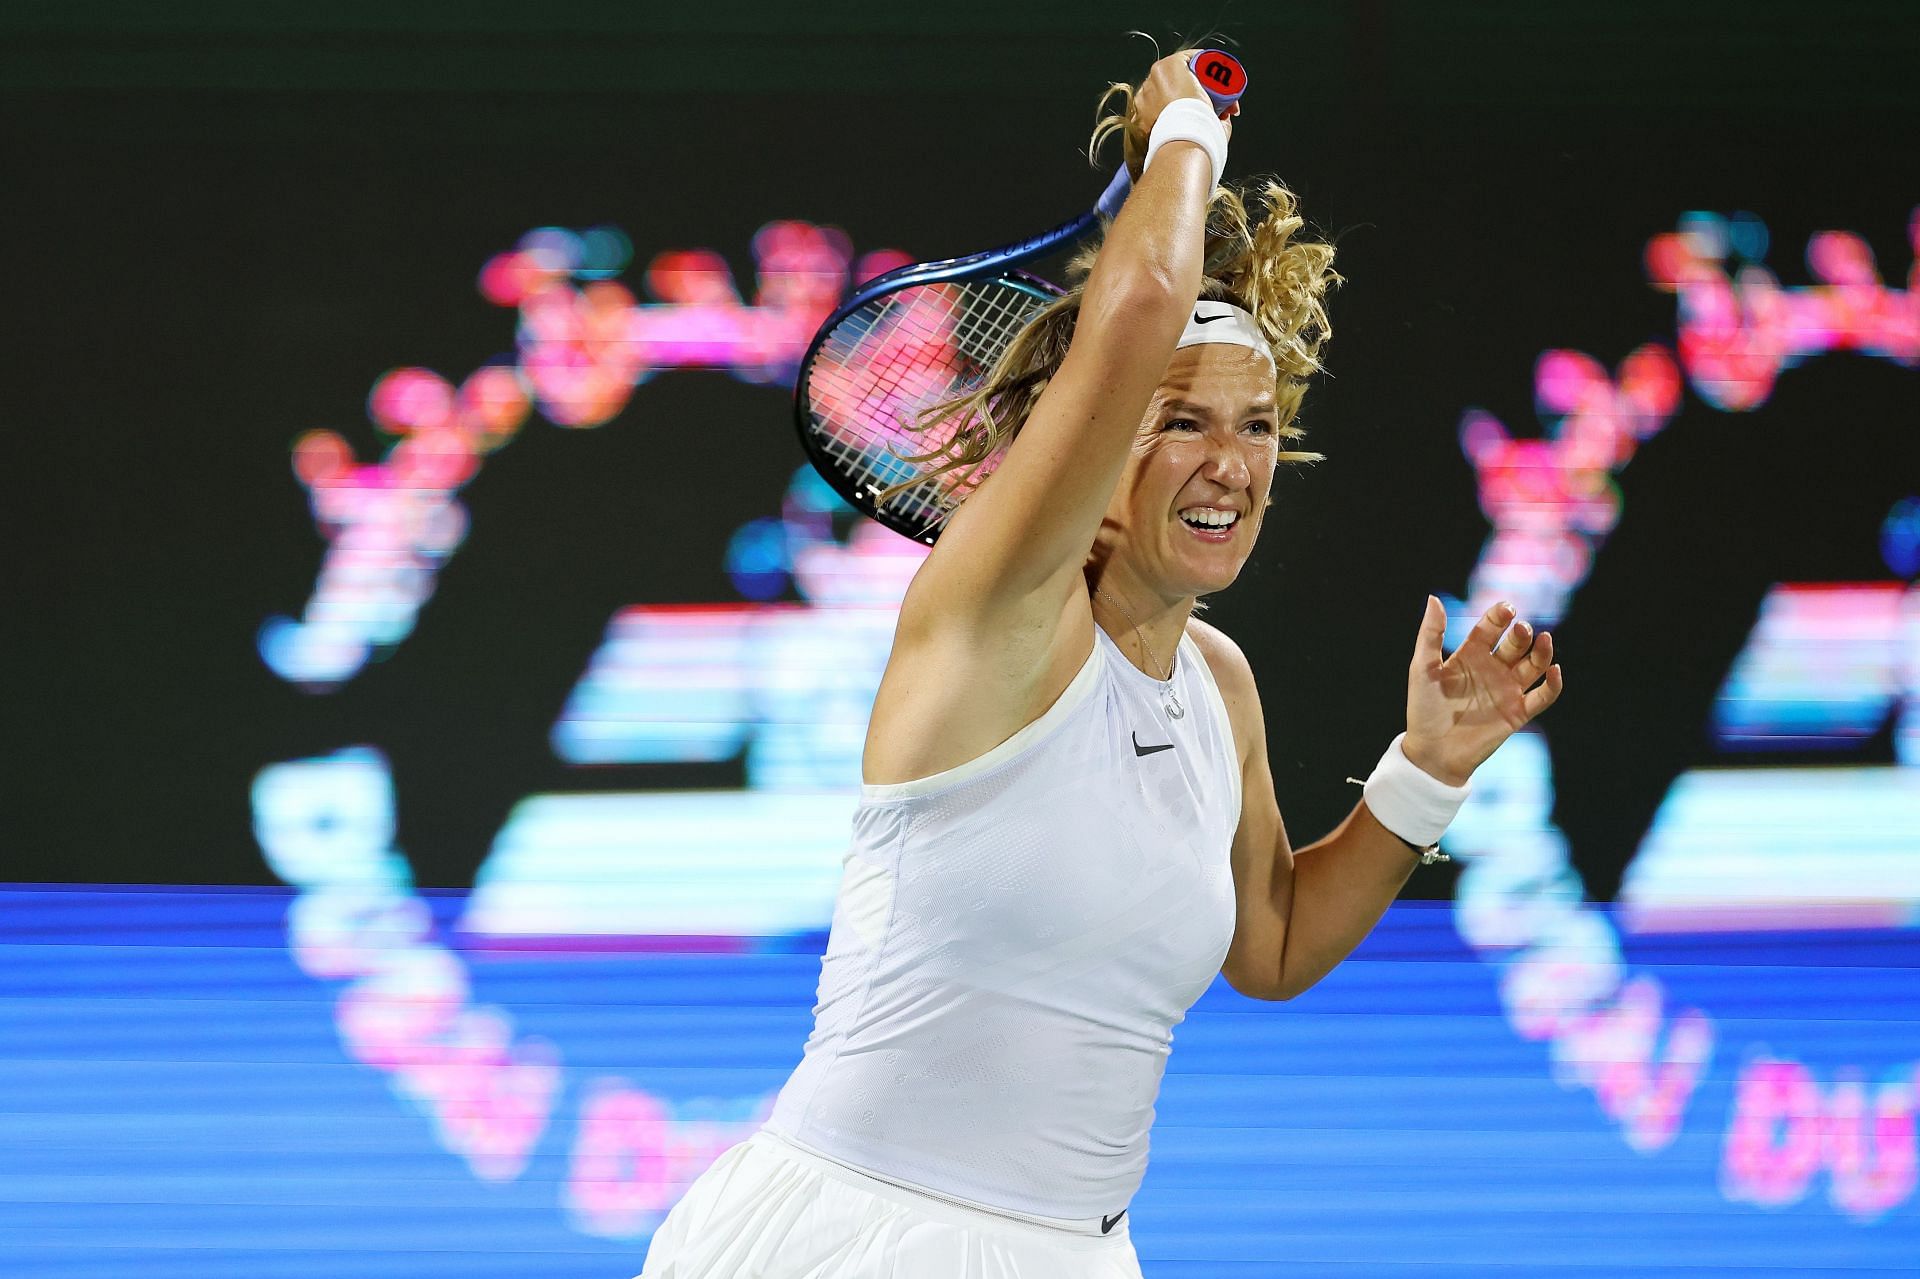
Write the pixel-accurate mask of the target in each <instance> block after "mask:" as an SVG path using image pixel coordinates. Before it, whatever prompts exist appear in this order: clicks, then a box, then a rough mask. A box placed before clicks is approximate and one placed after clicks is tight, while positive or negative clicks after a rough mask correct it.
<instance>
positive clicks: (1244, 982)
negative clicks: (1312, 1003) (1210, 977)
mask: <svg viewBox="0 0 1920 1279" xmlns="http://www.w3.org/2000/svg"><path fill="white" fill-rule="evenodd" d="M1220 975H1221V976H1222V977H1225V978H1226V979H1227V985H1229V986H1231V987H1233V988H1234V989H1235V990H1237V991H1239V992H1240V993H1241V994H1243V995H1245V996H1246V997H1247V998H1248V999H1258V1000H1262V1001H1264V1002H1267V1003H1281V1002H1283V1001H1285V1000H1288V999H1292V998H1293V997H1294V996H1295V995H1297V994H1298V993H1299V992H1298V991H1296V990H1293V989H1290V988H1289V987H1288V986H1287V984H1286V980H1285V978H1284V977H1282V976H1281V975H1280V974H1278V973H1250V972H1247V971H1246V970H1245V969H1243V968H1239V967H1236V966H1233V965H1228V966H1227V967H1225V968H1223V969H1221V970H1220Z"/></svg>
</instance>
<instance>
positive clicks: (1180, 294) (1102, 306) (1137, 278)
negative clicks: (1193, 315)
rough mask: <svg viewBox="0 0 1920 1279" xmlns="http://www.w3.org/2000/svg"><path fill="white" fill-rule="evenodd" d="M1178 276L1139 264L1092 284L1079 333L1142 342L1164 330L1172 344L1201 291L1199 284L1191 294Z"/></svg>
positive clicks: (1083, 303) (1083, 305) (1155, 265)
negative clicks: (1095, 332)
mask: <svg viewBox="0 0 1920 1279" xmlns="http://www.w3.org/2000/svg"><path fill="white" fill-rule="evenodd" d="M1116 265H1117V263H1116ZM1177 275H1179V273H1177V271H1171V269H1169V267H1165V265H1158V263H1150V261H1139V263H1127V265H1121V267H1119V269H1117V271H1114V273H1110V275H1108V277H1104V278H1100V280H1089V282H1087V296H1085V298H1083V300H1081V313H1079V321H1077V330H1087V328H1094V330H1102V332H1117V334H1125V336H1127V338H1131V340H1139V338H1140V336H1144V334H1146V332H1152V330H1165V332H1167V334H1169V338H1167V342H1169V344H1171V342H1173V340H1177V338H1179V334H1181V326H1185V323H1187V307H1190V305H1192V300H1194V296H1196V294H1198V288H1200V284H1198V280H1196V282H1194V288H1192V290H1187V288H1181V280H1179V278H1175V277H1177Z"/></svg>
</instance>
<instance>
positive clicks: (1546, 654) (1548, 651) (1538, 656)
mask: <svg viewBox="0 0 1920 1279" xmlns="http://www.w3.org/2000/svg"><path fill="white" fill-rule="evenodd" d="M1515 629H1518V628H1517V627H1516V628H1515ZM1552 665H1553V632H1552V631H1541V632H1540V633H1539V634H1538V635H1536V636H1534V637H1533V647H1532V648H1530V649H1528V650H1527V651H1526V652H1525V653H1524V654H1522V655H1521V657H1520V658H1519V660H1517V661H1515V662H1514V664H1513V670H1514V674H1516V675H1517V676H1519V678H1520V687H1522V688H1528V687H1531V686H1532V685H1533V683H1534V682H1535V681H1536V680H1538V679H1539V678H1540V677H1541V676H1542V675H1545V674H1546V673H1547V670H1548V669H1549V668H1550V667H1552Z"/></svg>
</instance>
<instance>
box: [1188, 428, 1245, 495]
mask: <svg viewBox="0 0 1920 1279" xmlns="http://www.w3.org/2000/svg"><path fill="white" fill-rule="evenodd" d="M1200 473H1201V474H1202V475H1204V476H1205V477H1206V478H1207V479H1209V480H1211V481H1213V482H1214V483H1215V484H1218V485H1219V486H1220V487H1221V488H1223V489H1227V490H1230V491H1237V490H1239V489H1243V488H1245V487H1247V485H1248V484H1249V483H1250V482H1251V480H1252V478H1253V469H1252V467H1250V466H1249V465H1248V464H1247V455H1246V451H1245V449H1244V448H1243V447H1242V446H1241V444H1240V441H1239V440H1237V439H1232V438H1224V439H1223V438H1216V439H1215V440H1214V441H1213V442H1212V444H1211V445H1210V446H1209V447H1208V449H1207V461H1206V465H1205V466H1204V467H1202V468H1201V472H1200Z"/></svg>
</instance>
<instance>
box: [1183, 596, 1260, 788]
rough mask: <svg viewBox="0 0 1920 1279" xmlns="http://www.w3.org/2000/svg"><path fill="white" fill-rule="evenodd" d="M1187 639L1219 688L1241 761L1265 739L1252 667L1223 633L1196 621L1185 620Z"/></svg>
mask: <svg viewBox="0 0 1920 1279" xmlns="http://www.w3.org/2000/svg"><path fill="white" fill-rule="evenodd" d="M1187 635H1188V636H1189V637H1190V638H1191V639H1192V640H1193V642H1194V645H1195V647H1197V648H1198V649H1199V650H1200V656H1202V657H1204V658H1206V660H1207V669H1208V670H1209V671H1211V672H1212V673H1213V682H1214V683H1215V684H1216V685H1218V686H1219V688H1220V700H1221V701H1223V702H1225V703H1226V704H1227V718H1228V719H1230V720H1231V721H1233V735H1234V737H1235V738H1236V739H1237V740H1238V743H1239V746H1240V754H1241V757H1242V758H1243V759H1244V758H1245V757H1246V755H1247V753H1248V749H1249V747H1250V746H1252V745H1253V744H1254V743H1255V742H1258V741H1260V740H1261V739H1263V738H1264V737H1265V735H1266V727H1265V725H1264V724H1263V723H1262V722H1261V711H1260V691H1259V688H1258V687H1257V686H1256V685H1255V683H1254V679H1253V667H1251V666H1250V665H1248V664H1247V655H1246V654H1245V653H1243V652H1241V651H1240V646H1239V645H1238V644H1236V643H1234V642H1233V639H1232V637H1230V636H1229V635H1228V634H1227V633H1226V632H1225V631H1223V630H1221V629H1220V628H1219V627H1217V626H1215V625H1213V623H1211V622H1203V621H1201V620H1200V619H1199V618H1197V617H1191V618H1188V619H1187Z"/></svg>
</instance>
